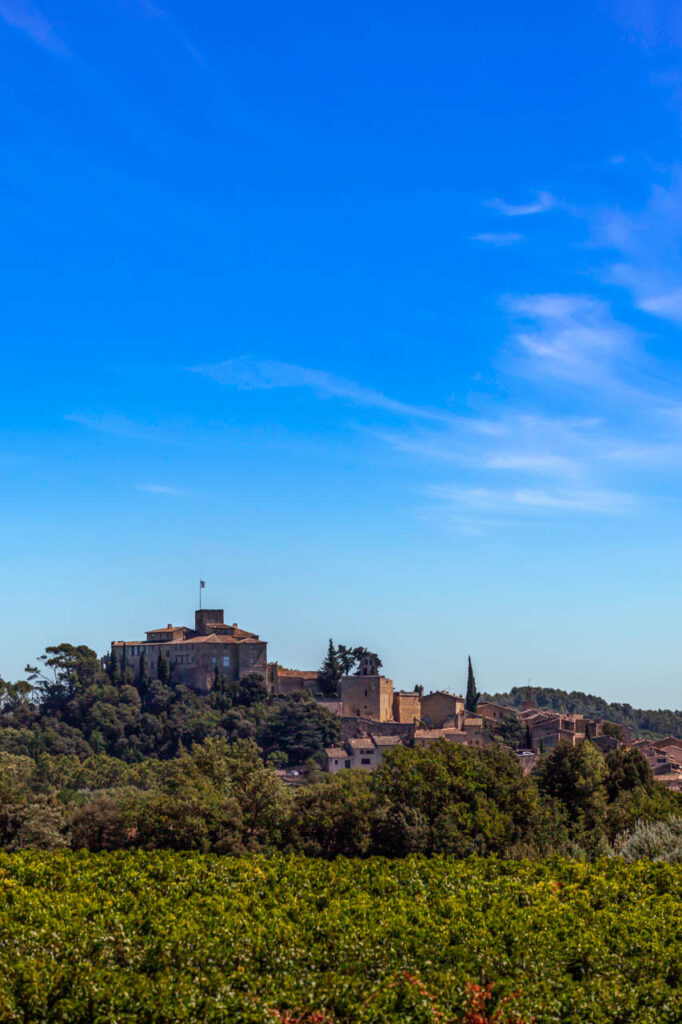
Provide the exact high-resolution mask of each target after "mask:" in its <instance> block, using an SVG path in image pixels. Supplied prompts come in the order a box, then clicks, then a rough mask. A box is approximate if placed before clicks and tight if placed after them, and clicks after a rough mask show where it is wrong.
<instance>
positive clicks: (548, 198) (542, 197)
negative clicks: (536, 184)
mask: <svg viewBox="0 0 682 1024" xmlns="http://www.w3.org/2000/svg"><path fill="white" fill-rule="evenodd" d="M556 205H557V199H556V197H555V196H553V195H552V194H551V192H539V193H538V197H537V199H536V200H535V201H534V202H532V203H521V204H519V205H515V204H514V203H507V202H505V200H504V199H491V200H490V202H489V203H488V206H490V207H492V209H493V210H497V212H498V213H501V214H502V215H503V216H505V217H529V216H532V215H533V214H536V213H546V212H547V211H548V210H552V209H553V208H554V207H555V206H556Z"/></svg>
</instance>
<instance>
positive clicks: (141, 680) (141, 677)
mask: <svg viewBox="0 0 682 1024" xmlns="http://www.w3.org/2000/svg"><path fill="white" fill-rule="evenodd" d="M135 685H136V686H137V688H138V690H139V692H140V695H141V696H142V697H144V695H145V694H146V692H147V688H148V686H149V671H148V669H147V654H146V652H145V649H144V647H143V648H142V654H141V655H140V664H139V666H138V669H137V679H136V680H135Z"/></svg>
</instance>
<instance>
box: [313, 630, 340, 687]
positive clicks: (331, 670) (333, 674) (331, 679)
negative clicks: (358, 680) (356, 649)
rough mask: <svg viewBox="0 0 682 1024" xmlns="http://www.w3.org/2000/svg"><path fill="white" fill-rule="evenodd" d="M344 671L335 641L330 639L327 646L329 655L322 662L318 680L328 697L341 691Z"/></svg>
mask: <svg viewBox="0 0 682 1024" xmlns="http://www.w3.org/2000/svg"><path fill="white" fill-rule="evenodd" d="M342 675H343V671H342V669H341V663H340V661H339V655H338V653H337V650H336V648H335V647H334V641H333V640H331V639H330V641H329V647H328V648H327V657H326V658H325V659H324V661H323V662H322V666H321V668H320V671H319V672H318V673H317V681H318V683H319V685H320V689H321V690H322V692H323V693H325V694H326V695H327V696H328V697H335V696H336V694H337V693H338V692H339V682H340V681H341V676H342Z"/></svg>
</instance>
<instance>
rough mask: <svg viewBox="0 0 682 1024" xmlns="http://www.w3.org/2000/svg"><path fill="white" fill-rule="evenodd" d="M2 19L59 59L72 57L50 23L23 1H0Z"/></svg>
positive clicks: (0, 16)
mask: <svg viewBox="0 0 682 1024" xmlns="http://www.w3.org/2000/svg"><path fill="white" fill-rule="evenodd" d="M0 18H2V19H3V21H5V22H6V23H7V24H8V25H10V26H11V27H12V28H16V29H18V30H19V31H20V32H24V33H25V35H27V36H28V37H29V38H30V39H32V40H33V42H34V43H37V45H38V46H42V48H43V49H44V50H48V51H49V52H50V53H54V54H56V55H57V56H59V57H69V56H71V54H70V52H69V49H68V47H67V46H66V44H65V43H64V42H63V41H62V40H61V39H60V38H59V36H58V35H57V33H56V32H55V31H54V28H53V26H52V24H51V22H50V21H48V19H47V18H45V17H44V15H43V14H41V12H40V11H38V10H37V9H36V8H34V7H32V6H31V5H30V4H27V3H23V2H22V0H0Z"/></svg>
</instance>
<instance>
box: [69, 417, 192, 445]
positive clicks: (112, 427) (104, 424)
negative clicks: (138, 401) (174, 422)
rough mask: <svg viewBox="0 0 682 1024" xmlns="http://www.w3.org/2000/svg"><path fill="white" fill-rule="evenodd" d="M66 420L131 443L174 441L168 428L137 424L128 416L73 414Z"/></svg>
mask: <svg viewBox="0 0 682 1024" xmlns="http://www.w3.org/2000/svg"><path fill="white" fill-rule="evenodd" d="M64 418H65V419H66V420H67V421H69V422H71V423H77V424H78V425H79V426H81V427H85V428H86V429H88V430H96V431H98V432H99V433H101V434H109V435H110V436H111V437H120V438H125V439H127V440H131V441H161V442H167V441H169V440H171V439H172V433H171V431H170V429H169V427H168V426H164V425H153V424H147V423H137V422H136V421H135V420H130V419H128V418H127V417H126V416H117V415H112V414H108V413H103V414H96V415H88V414H81V413H71V414H70V415H68V416H65V417H64Z"/></svg>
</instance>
